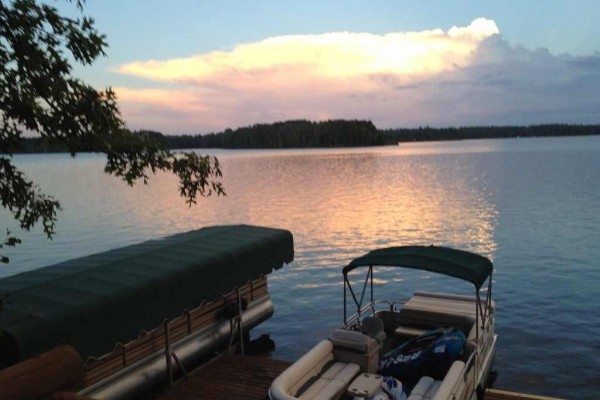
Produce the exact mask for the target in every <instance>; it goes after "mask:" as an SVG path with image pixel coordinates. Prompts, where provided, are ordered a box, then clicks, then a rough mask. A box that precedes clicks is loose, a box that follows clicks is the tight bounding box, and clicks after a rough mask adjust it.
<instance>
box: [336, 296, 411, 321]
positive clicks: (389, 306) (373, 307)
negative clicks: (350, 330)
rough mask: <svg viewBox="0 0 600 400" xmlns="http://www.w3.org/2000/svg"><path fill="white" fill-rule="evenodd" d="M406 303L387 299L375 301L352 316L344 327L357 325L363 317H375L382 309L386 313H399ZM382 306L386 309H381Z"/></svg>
mask: <svg viewBox="0 0 600 400" xmlns="http://www.w3.org/2000/svg"><path fill="white" fill-rule="evenodd" d="M405 303H406V300H387V299H380V300H374V301H372V302H369V303H367V304H365V305H364V306H362V307H361V308H360V309H359V310H357V312H355V313H354V314H352V315H351V316H350V318H348V319H347V320H346V321H344V325H345V326H346V327H347V326H352V325H354V324H356V323H357V322H359V321H360V319H361V318H362V317H363V316H365V315H368V316H372V315H375V314H376V313H377V311H381V310H382V309H384V310H385V311H390V312H398V311H399V310H400V308H402V306H403V305H404V304H405ZM382 305H383V306H384V307H381V306H382Z"/></svg>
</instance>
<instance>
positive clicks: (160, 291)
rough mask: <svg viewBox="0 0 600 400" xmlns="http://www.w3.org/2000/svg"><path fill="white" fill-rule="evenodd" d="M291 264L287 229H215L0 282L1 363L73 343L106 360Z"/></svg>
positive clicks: (80, 349) (291, 257) (121, 249)
mask: <svg viewBox="0 0 600 400" xmlns="http://www.w3.org/2000/svg"><path fill="white" fill-rule="evenodd" d="M293 258H294V244H293V238H292V234H291V233H290V232H289V231H286V230H280V229H271V228H263V227H256V226H247V225H236V226H215V227H208V228H204V229H199V230H194V231H191V232H186V233H180V234H176V235H173V236H169V237H166V238H163V239H158V240H151V241H147V242H144V243H140V244H135V245H131V246H127V247H123V248H119V249H114V250H110V251H107V252H104V253H99V254H94V255H91V256H87V257H83V258H78V259H75V260H70V261H66V262H62V263H59V264H56V265H51V266H48V267H44V268H40V269H37V270H34V271H29V272H25V273H22V274H18V275H14V276H10V277H7V278H4V279H0V296H6V297H7V299H8V302H7V303H6V304H5V305H4V309H3V310H2V311H1V312H0V365H9V364H12V363H14V362H16V361H18V360H22V359H25V358H28V357H31V356H33V355H36V354H39V353H41V352H44V351H47V350H49V349H51V348H53V347H55V346H57V345H59V344H65V343H68V344H70V345H72V346H73V347H75V349H77V351H78V352H79V353H80V354H81V356H82V357H84V358H86V357H88V356H95V357H97V356H100V355H102V354H106V353H108V352H110V351H112V350H113V348H114V346H115V344H116V343H118V342H122V343H125V342H127V341H130V340H132V339H135V338H136V337H137V336H138V335H139V333H140V332H141V331H142V330H150V329H153V328H155V327H157V326H159V325H160V324H161V323H162V321H163V320H164V319H173V318H175V317H177V316H179V315H181V313H182V312H183V311H184V310H185V309H188V310H191V309H193V308H195V307H198V306H199V305H200V304H201V303H202V301H205V300H206V301H210V300H215V299H217V298H219V296H221V295H222V294H225V293H228V292H230V291H232V290H233V289H234V288H236V287H240V286H243V285H245V284H246V283H248V282H249V281H250V280H253V279H256V278H259V277H260V276H261V275H266V274H268V273H270V272H272V271H273V270H274V269H279V268H281V267H282V266H283V264H284V263H289V262H291V261H292V260H293ZM9 359H10V360H9Z"/></svg>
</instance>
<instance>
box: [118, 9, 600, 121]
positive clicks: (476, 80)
mask: <svg viewBox="0 0 600 400" xmlns="http://www.w3.org/2000/svg"><path fill="white" fill-rule="evenodd" d="M599 58H600V57H598V55H596V56H591V57H588V58H574V57H569V56H554V55H552V54H550V53H548V52H547V51H544V50H535V51H530V50H527V49H524V48H519V47H511V46H510V45H509V44H508V43H507V42H506V41H505V40H504V39H503V38H502V36H501V35H500V34H499V30H498V28H497V26H496V24H495V23H494V21H492V20H489V19H484V18H479V19H476V20H475V21H473V22H472V23H471V24H470V25H469V26H466V27H453V28H451V29H449V30H448V31H447V32H444V31H443V30H441V29H435V30H428V31H423V32H405V33H389V34H385V35H374V34H369V33H350V32H337V33H325V34H320V35H293V36H281V37H274V38H269V39H266V40H263V41H260V42H256V43H247V44H242V45H239V46H237V47H235V48H234V49H232V50H231V51H227V52H224V51H219V52H211V53H206V54H199V55H195V56H191V57H188V58H182V59H174V60H163V61H156V60H151V61H140V62H135V63H130V64H127V65H123V66H120V67H118V68H116V71H118V72H120V73H124V74H130V75H134V76H137V77H142V78H146V79H148V82H149V83H150V85H152V81H161V82H172V83H175V84H176V85H175V88H174V89H170V90H165V89H156V88H154V89H133V88H126V87H123V88H116V91H117V94H118V95H119V100H120V104H121V108H122V110H123V112H124V116H125V118H126V120H127V121H128V122H129V123H130V125H131V126H132V127H136V128H138V127H146V128H152V129H158V130H162V131H164V132H167V133H171V132H172V133H177V132H185V133H196V132H207V131H217V130H222V129H224V128H226V127H237V126H242V125H248V124H253V123H258V122H273V121H278V120H285V119H294V118H307V119H326V118H368V119H372V120H373V121H374V122H375V124H376V125H378V126H380V127H399V126H416V125H473V124H510V123H538V122H597V121H593V119H594V118H596V117H595V115H597V114H598V111H599V106H598V100H596V96H593V95H592V93H594V91H595V93H598V85H600V83H599V82H600V79H598V78H599V76H598V74H599V73H598V72H597V71H598V70H599V69H598V68H593V67H590V65H593V64H594V63H597V62H598V59H599ZM161 86H164V85H161ZM557 94H563V96H559V97H561V98H560V101H559V99H557V98H556V95H557ZM564 94H568V96H564ZM560 118H562V119H560Z"/></svg>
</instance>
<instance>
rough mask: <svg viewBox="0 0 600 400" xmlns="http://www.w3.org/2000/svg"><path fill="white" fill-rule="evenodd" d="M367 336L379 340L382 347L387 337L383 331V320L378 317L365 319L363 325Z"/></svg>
mask: <svg viewBox="0 0 600 400" xmlns="http://www.w3.org/2000/svg"><path fill="white" fill-rule="evenodd" d="M361 325H362V327H363V329H364V330H365V332H366V333H367V335H369V336H371V337H372V338H373V339H375V340H377V343H379V345H380V346H382V345H383V342H384V341H385V338H386V337H387V335H386V334H385V331H384V329H383V320H382V319H381V318H377V317H364V318H363V320H362V323H361Z"/></svg>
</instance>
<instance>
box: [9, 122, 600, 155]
mask: <svg viewBox="0 0 600 400" xmlns="http://www.w3.org/2000/svg"><path fill="white" fill-rule="evenodd" d="M137 134H138V135H141V136H144V137H149V138H153V139H156V140H157V141H159V142H160V143H162V144H163V145H164V146H165V147H167V148H169V149H200V148H222V149H278V148H315V147H359V146H380V145H389V144H396V143H399V142H421V141H439V140H464V139H493V138H514V137H544V136H583V135H598V134H600V125H567V124H548V125H532V126H479V127H458V128H454V127H450V128H431V127H419V128H398V129H378V128H377V127H376V126H375V125H374V124H373V123H372V122H371V121H365V120H328V121H319V122H314V121H308V120H293V121H285V122H276V123H272V124H256V125H252V126H247V127H242V128H237V129H226V130H225V131H223V132H218V133H209V134H204V135H201V134H198V135H163V134H162V133H160V132H155V131H148V130H144V131H138V132H137ZM90 150H92V151H93V149H90V148H85V149H80V151H90ZM62 151H67V149H66V148H65V147H64V144H63V143H60V142H53V141H50V140H48V139H47V138H24V139H23V141H22V146H21V152H26V153H39V152H62Z"/></svg>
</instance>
